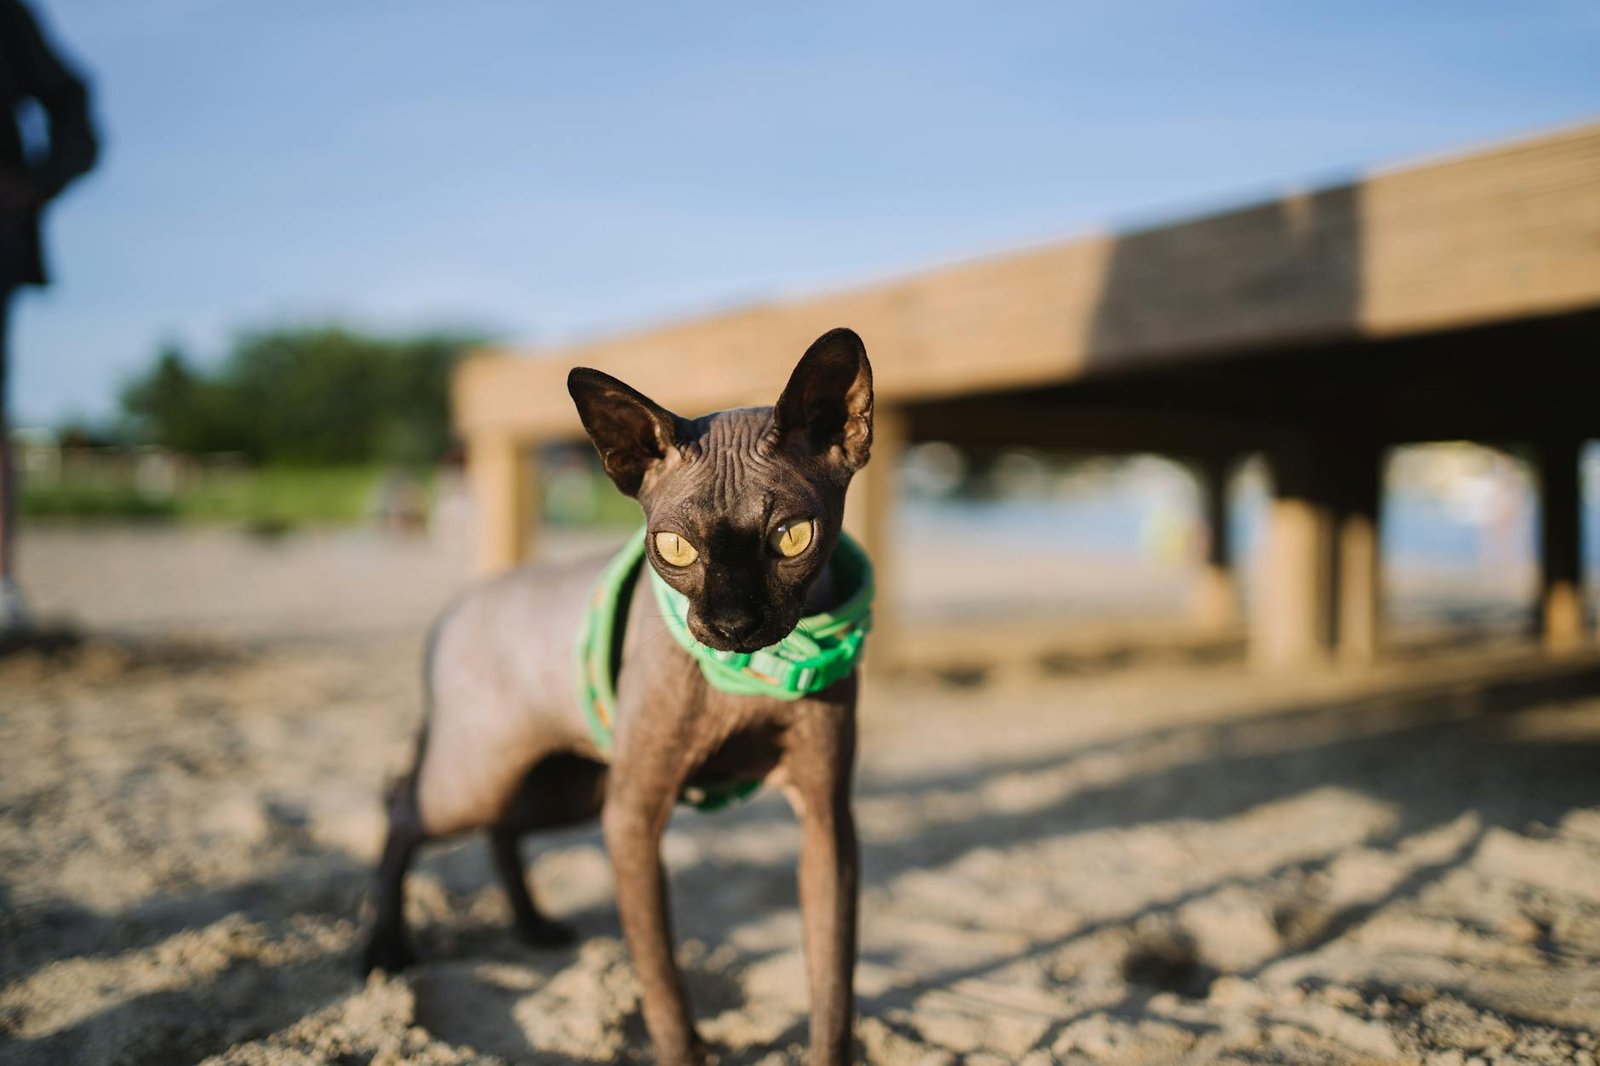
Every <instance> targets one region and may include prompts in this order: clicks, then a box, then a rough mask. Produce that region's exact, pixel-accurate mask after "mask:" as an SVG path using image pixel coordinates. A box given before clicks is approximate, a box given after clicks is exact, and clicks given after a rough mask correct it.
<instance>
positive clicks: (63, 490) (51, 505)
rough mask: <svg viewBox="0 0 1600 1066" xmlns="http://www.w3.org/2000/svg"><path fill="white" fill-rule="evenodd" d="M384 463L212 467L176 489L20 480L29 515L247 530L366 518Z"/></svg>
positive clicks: (336, 523)
mask: <svg viewBox="0 0 1600 1066" xmlns="http://www.w3.org/2000/svg"><path fill="white" fill-rule="evenodd" d="M384 472H385V468H383V467H379V466H330V467H262V468H257V469H238V470H228V471H213V472H211V473H208V474H207V475H206V476H205V477H204V478H202V479H200V480H199V481H197V482H195V483H194V484H192V485H189V486H187V487H185V488H184V489H183V490H182V491H180V492H178V493H176V494H175V495H171V496H167V495H160V494H156V493H151V492H147V491H142V490H140V489H138V488H136V487H134V486H132V485H127V484H118V485H108V484H103V483H94V482H90V481H87V480H80V481H78V482H63V483H57V484H33V483H31V482H27V481H25V482H24V483H23V485H22V492H21V494H20V495H21V505H22V513H23V515H25V516H26V517H29V518H59V519H82V520H98V519H109V518H117V519H123V518H134V519H174V520H182V521H196V522H220V523H225V524H239V525H244V526H246V527H248V528H251V529H292V528H295V527H298V526H306V525H349V524H353V523H355V522H358V521H360V520H361V519H362V518H364V517H366V515H367V514H368V512H369V511H370V509H371V508H372V506H373V503H374V501H375V499H376V498H377V492H378V483H379V481H380V480H381V479H382V478H383V476H384Z"/></svg>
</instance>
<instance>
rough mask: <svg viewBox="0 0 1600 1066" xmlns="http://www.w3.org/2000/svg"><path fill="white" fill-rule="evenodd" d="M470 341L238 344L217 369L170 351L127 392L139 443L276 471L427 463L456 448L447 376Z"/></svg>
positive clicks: (331, 331)
mask: <svg viewBox="0 0 1600 1066" xmlns="http://www.w3.org/2000/svg"><path fill="white" fill-rule="evenodd" d="M474 343H477V342H476V341H475V340H474V339H473V338H470V337H465V336H457V335H448V334H438V335H425V336H420V337H411V338H387V337H376V336H371V335H367V334H362V333H356V332H353V331H350V330H347V329H342V328H338V327H322V328H316V329H280V330H269V331H265V332H257V333H248V334H244V335H242V336H240V337H239V338H238V339H237V340H236V341H235V342H234V344H233V347H232V349H231V350H230V352H229V353H228V354H227V356H226V358H224V359H223V360H222V362H221V364H220V365H219V366H218V368H217V369H216V370H215V371H212V372H205V371H201V370H198V369H196V368H195V367H194V365H193V364H192V363H191V362H190V360H188V359H187V358H186V357H185V356H184V354H183V353H182V352H181V351H179V350H178V349H177V348H175V347H173V346H170V345H169V346H167V347H166V348H164V349H162V351H161V352H159V353H158V354H157V356H156V359H155V362H154V364H153V365H152V366H151V367H150V369H148V370H147V371H145V373H144V374H142V375H141V376H139V377H138V378H136V379H134V380H133V381H131V382H129V384H128V385H127V387H126V388H125V389H124V390H123V393H122V407H123V411H124V412H125V414H126V415H127V417H128V419H129V420H130V422H131V424H132V428H133V435H134V436H135V437H136V438H137V439H139V440H142V441H146V442H149V443H154V444H161V445H164V446H165V447H168V448H171V449H173V450H175V451H179V452H185V453H188V454H191V455H200V454H205V453H208V452H233V453H237V454H239V455H242V456H244V457H245V458H247V459H249V460H251V461H253V462H257V463H268V464H273V463H276V464H292V465H311V464H355V463H371V462H385V463H400V464H407V465H416V464H425V463H431V462H433V461H435V460H437V459H438V458H439V456H440V455H442V454H443V453H444V451H445V449H446V448H447V447H448V446H449V441H450V427H449V411H448V389H449V378H450V370H451V367H452V366H453V365H454V363H455V360H456V358H457V357H458V356H459V355H460V353H461V352H462V351H463V350H464V349H465V348H467V347H469V346H471V345H472V344H474Z"/></svg>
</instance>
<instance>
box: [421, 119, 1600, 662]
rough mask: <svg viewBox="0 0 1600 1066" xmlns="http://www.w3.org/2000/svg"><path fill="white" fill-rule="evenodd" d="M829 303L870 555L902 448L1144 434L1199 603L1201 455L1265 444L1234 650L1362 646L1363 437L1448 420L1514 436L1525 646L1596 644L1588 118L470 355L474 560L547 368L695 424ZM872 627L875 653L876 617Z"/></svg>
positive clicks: (798, 346) (513, 537) (491, 555)
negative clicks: (1164, 463) (859, 390)
mask: <svg viewBox="0 0 1600 1066" xmlns="http://www.w3.org/2000/svg"><path fill="white" fill-rule="evenodd" d="M841 325H847V326H851V327H852V328H854V329H856V330H857V331H858V332H859V333H861V335H862V336H863V337H864V338H865V340H866V343H867V350H868V352H869V353H870V354H871V356H872V361H873V367H874V369H875V376H876V381H877V390H878V392H877V398H878V399H877V416H876V417H877V421H876V445H875V448H874V453H873V462H872V465H871V466H870V467H869V468H868V470H867V471H866V472H865V473H864V474H863V475H862V476H861V477H860V478H859V479H858V483H857V485H856V486H855V487H854V488H853V490H852V497H853V498H852V504H853V506H854V507H855V509H856V513H855V514H853V515H852V517H851V522H852V524H853V525H854V526H855V528H857V529H858V531H859V532H861V533H862V534H863V535H864V536H865V537H866V539H867V542H868V546H869V548H870V549H871V550H872V551H873V553H874V554H875V555H876V556H877V557H878V558H879V559H880V560H884V559H887V558H888V557H889V556H890V555H891V553H892V552H893V541H892V538H891V537H889V536H888V535H887V532H886V531H887V528H888V526H889V524H890V523H891V522H892V521H893V513H894V506H893V500H894V493H895V486H894V481H895V470H896V460H897V457H898V456H899V454H900V451H901V449H902V448H904V447H905V446H906V445H907V444H908V443H912V442H916V441H923V440H941V441H949V442H952V443H954V444H957V445H967V446H1032V447H1038V448H1059V449H1072V450H1077V451H1104V452H1155V453H1161V454H1166V455H1170V456H1173V457H1176V458H1180V459H1183V460H1185V461H1187V462H1189V463H1190V464H1192V468H1193V469H1195V470H1196V471H1198V472H1200V473H1201V474H1202V484H1203V485H1204V486H1205V492H1204V494H1203V495H1204V496H1205V499H1206V507H1205V512H1206V515H1207V517H1208V519H1209V521H1210V522H1211V524H1212V526H1213V535H1212V537H1211V548H1210V553H1209V556H1208V559H1207V573H1206V575H1205V581H1204V587H1205V595H1204V601H1205V602H1204V610H1205V612H1206V614H1207V616H1208V617H1210V618H1212V619H1214V620H1216V621H1217V622H1219V623H1221V622H1224V621H1228V620H1230V619H1231V616H1232V614H1233V612H1234V611H1236V609H1237V608H1236V606H1235V604H1236V596H1237V583H1236V581H1235V579H1234V559H1233V557H1232V554H1231V551H1230V546H1229V544H1228V540H1227V537H1226V535H1225V533H1226V523H1225V522H1224V521H1222V519H1223V517H1224V516H1225V513H1226V507H1225V501H1224V491H1225V484H1226V477H1227V473H1228V471H1229V470H1230V469H1232V467H1233V465H1234V464H1235V463H1236V462H1237V460H1238V459H1239V458H1240V457H1242V456H1245V455H1248V454H1260V455H1264V456H1265V457H1266V458H1267V461H1268V463H1269V466H1270V469H1271V473H1272V482H1273V498H1272V502H1271V506H1270V515H1269V519H1268V528H1267V547H1266V552H1267V557H1266V560H1265V565H1264V568H1263V569H1262V571H1261V583H1260V586H1259V588H1258V590H1257V593H1256V595H1255V596H1254V597H1253V601H1254V602H1253V606H1252V609H1251V611H1250V616H1249V618H1248V619H1247V620H1246V623H1247V632H1248V638H1249V647H1250V653H1251V656H1252V658H1253V659H1255V660H1256V661H1257V662H1259V663H1261V664H1263V665H1266V666H1271V667H1281V666H1294V665H1300V664H1305V663H1308V662H1316V661H1337V662H1345V663H1360V662H1363V661H1366V660H1369V659H1371V658H1372V657H1373V656H1374V655H1375V654H1376V653H1377V651H1378V648H1379V645H1380V640H1381V633H1380V619H1381V615H1382V612H1381V605H1382V590H1381V588H1380V584H1381V582H1380V577H1379V574H1380V566H1379V543H1380V542H1379V537H1378V517H1379V499H1380V496H1381V487H1382V486H1381V471H1382V459H1383V454H1384V451H1385V449H1387V448H1389V447H1391V446H1394V445H1399V444H1407V443H1415V442H1423V441H1434V440H1473V441H1481V442H1485V443H1491V444H1495V445H1499V446H1520V447H1524V448H1526V449H1528V452H1529V454H1531V455H1533V456H1535V457H1536V462H1537V482H1538V486H1539V490H1540V501H1541V512H1542V521H1541V528H1542V533H1541V537H1540V544H1539V549H1540V561H1541V572H1542V591H1541V597H1542V600H1541V604H1540V605H1538V610H1539V611H1540V614H1541V617H1542V629H1543V633H1544V640H1545V642H1546V644H1547V646H1548V647H1550V648H1551V649H1552V650H1556V651H1559V650H1562V649H1569V648H1574V647H1577V646H1580V645H1582V644H1583V643H1584V642H1586V641H1588V640H1590V639H1592V638H1591V637H1590V635H1589V620H1588V619H1587V618H1586V617H1585V612H1584V609H1583V597H1582V588H1583V585H1582V577H1583V575H1582V572H1581V552H1580V536H1579V526H1578V524H1579V517H1580V512H1581V507H1580V486H1579V455H1580V449H1581V447H1582V445H1583V442H1584V441H1586V440H1587V439H1589V438H1592V437H1596V436H1600V124H1597V125H1589V126H1584V127H1581V128H1575V129H1568V130H1564V131H1561V132H1557V133H1552V134H1547V135H1544V136H1539V137H1535V138H1532V139H1527V140H1523V141H1518V142H1515V143H1511V144H1506V145H1500V146H1495V147H1492V148H1489V149H1487V150H1483V151H1476V152H1471V153H1467V154H1460V155H1455V156H1451V157H1448V158H1441V159H1437V160H1432V161H1427V162H1424V163H1421V164H1418V165H1410V166H1405V167H1401V168H1395V169H1386V170H1380V171H1376V172H1374V173H1371V174H1369V175H1365V176H1363V177H1362V178H1360V179H1359V180H1356V181H1354V182H1351V183H1349V184H1346V185H1340V186H1338V187H1334V188H1326V189H1322V190H1318V191H1312V192H1305V193H1296V194H1291V195H1286V196H1283V197H1281V198H1278V199H1274V200H1270V201H1267V202H1263V203H1258V204H1255V205H1252V206H1248V207H1244V208H1241V209H1237V210H1231V211H1226V212H1223V213H1220V214H1215V215H1211V216H1208V217H1204V218H1198V219H1194V220H1190V221H1184V222H1179V223H1176V224H1172V225H1164V226H1159V227H1155V228H1150V229H1145V230H1140V231H1135V232H1128V233H1112V234H1096V235H1091V236H1087V237H1083V238H1081V239H1076V240H1070V241H1064V242H1060V243H1055V244H1049V245H1044V246H1041V247H1038V248H1034V249H1031V250H1026V251H1021V252H1015V253H1012V254H1007V255H1001V256H996V257H993V258H988V259H981V260H977V261H973V262H967V263H961V264H957V265H954V266H947V267H943V268H939V269H935V270H930V271H928V272H925V273H921V274H917V275H914V276H910V277H905V278H902V279H898V280H892V281H888V282H884V283H880V284H874V285H869V286H862V287H860V288H856V289H853V290H850V291H844V292H838V293H833V294H829V295H823V296H818V297H815V298H810V299H799V300H794V301H787V302H774V303H770V304H764V305H760V306H753V307H747V308H743V309H739V310H733V311H728V312H725V313H720V314H714V315H708V316H705V317H702V318H698V319H694V320H690V321H683V322H678V323H674V324H670V325H665V326H662V327H660V328H657V329H650V330H646V331H643V332H638V333H633V334H630V335H627V336H622V337H617V338H615V339H607V340H600V341H596V342H593V343H585V344H580V345H575V346H570V347H563V348H557V349H547V350H540V351H509V350H499V351H489V352H483V353H479V354H477V355H476V356H474V357H473V358H470V359H469V360H467V361H466V362H464V363H463V364H462V366H461V367H460V369H459V371H458V373H457V376H456V379H455V383H454V396H453V403H454V417H455V422H456V426H457V428H458V430H459V432H460V434H461V435H462V437H463V438H464V440H465V441H466V443H467V448H468V455H469V476H470V480H471V486H472V493H473V496H474V499H475V501H476V506H477V509H478V533H477V536H478V538H479V540H478V543H477V549H476V550H477V560H478V564H479V567H480V569H482V570H485V571H492V570H495V569H499V568H502V567H506V566H509V565H512V564H514V563H515V562H517V561H518V560H520V559H521V558H523V557H524V556H525V554H526V553H527V552H528V551H529V550H530V544H531V538H530V533H531V530H532V528H533V524H534V523H535V521H536V515H535V500H536V493H535V492H534V491H533V485H534V480H535V478H536V477H537V476H538V475H537V471H536V470H535V469H534V467H535V465H536V464H535V455H536V447H537V446H538V445H539V444H541V443H544V442H549V441H556V440H563V439H575V438H577V437H579V436H581V428H580V426H579V424H578V419H577V416H576V414H575V413H574V411H573V407H572V403H571V401H570V400H569V399H568V396H567V392H566V388H565V379H566V374H567V371H568V369H569V368H570V367H572V366H575V365H586V366H593V367H598V368H600V369H603V370H605V371H607V372H609V373H612V374H615V375H617V376H618V377H620V378H622V379H623V380H625V381H627V382H629V383H630V384H632V385H634V386H636V387H638V388H639V389H641V390H642V391H643V392H645V393H646V394H648V395H650V396H652V397H654V398H655V399H657V400H659V401H660V402H662V403H664V404H665V405H667V406H668V407H670V408H672V409H673V410H676V411H679V412H682V413H684V414H686V415H690V416H693V415H697V414H700V413H703V412H705V411H710V410H715V409H718V408H723V407H729V406H737V405H742V404H752V403H770V402H772V400H773V398H774V397H775V395H776V391H777V390H778V389H779V388H780V387H781V385H782V382H783V380H784V379H785V376H786V375H787V373H788V371H789V369H790V367H791V365H792V363H793V361H794V360H795V359H796V358H797V357H798V355H799V353H800V352H801V351H803V350H804V349H805V347H806V345H807V344H808V343H809V342H810V341H811V340H812V339H814V338H815V337H816V336H817V335H818V334H820V333H822V332H823V331H825V330H827V329H829V328H831V327H834V326H841ZM889 603H890V604H892V597H891V598H890V600H889ZM880 628H881V629H882V630H883V631H884V633H885V641H886V643H888V644H889V645H890V647H892V634H893V632H894V630H895V619H894V617H893V615H892V613H889V614H886V616H885V617H883V618H882V619H881V622H880Z"/></svg>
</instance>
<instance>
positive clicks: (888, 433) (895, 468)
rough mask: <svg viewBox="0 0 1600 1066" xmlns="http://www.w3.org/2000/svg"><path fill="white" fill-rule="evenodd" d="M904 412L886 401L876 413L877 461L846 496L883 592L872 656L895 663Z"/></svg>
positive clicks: (849, 523)
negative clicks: (898, 506)
mask: <svg viewBox="0 0 1600 1066" xmlns="http://www.w3.org/2000/svg"><path fill="white" fill-rule="evenodd" d="M906 431H907V426H906V417H905V414H904V412H902V411H900V410H898V409H896V408H893V407H884V406H880V407H879V408H878V409H877V410H876V411H875V412H873V416H872V461H871V462H869V463H868V464H867V466H866V468H865V469H864V470H862V471H861V472H860V473H858V474H856V476H855V478H854V480H852V482H851V484H850V494H849V495H848V496H847V497H846V498H845V514H844V525H845V529H847V530H848V531H849V532H850V534H851V535H852V536H853V537H855V538H856V539H857V540H859V541H860V542H861V544H862V546H863V547H865V548H866V549H867V554H868V555H870V556H871V557H872V568H873V571H874V573H875V574H876V576H877V585H878V594H877V599H876V600H875V601H874V603H873V607H872V636H871V637H869V638H868V641H867V646H868V648H869V649H871V650H870V651H869V653H868V655H869V658H870V661H872V662H874V663H877V664H879V666H880V667H881V666H884V665H887V666H889V667H890V668H893V666H894V665H895V663H896V662H897V651H898V649H897V647H896V641H897V639H898V637H899V635H900V625H899V622H900V619H899V613H898V611H897V610H896V603H895V593H896V592H897V590H898V582H897V581H896V576H897V575H896V570H895V557H896V554H897V550H896V549H897V547H898V546H897V545H896V543H895V535H894V522H895V510H896V501H897V498H898V496H899V481H900V457H901V455H902V454H903V453H904V451H905V445H906Z"/></svg>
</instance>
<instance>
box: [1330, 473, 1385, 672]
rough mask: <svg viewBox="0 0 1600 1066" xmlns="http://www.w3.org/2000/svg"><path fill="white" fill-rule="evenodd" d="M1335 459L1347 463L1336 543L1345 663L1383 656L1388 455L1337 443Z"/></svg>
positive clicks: (1337, 639)
mask: <svg viewBox="0 0 1600 1066" xmlns="http://www.w3.org/2000/svg"><path fill="white" fill-rule="evenodd" d="M1332 451H1333V453H1334V454H1333V455H1331V456H1330V457H1329V458H1330V460H1331V461H1333V462H1335V463H1337V464H1338V465H1339V467H1340V468H1341V469H1340V470H1339V474H1340V482H1341V484H1340V486H1339V496H1338V504H1337V511H1336V518H1335V522H1336V528H1335V536H1336V538H1337V539H1336V543H1335V544H1334V552H1335V556H1334V574H1335V583H1336V586H1337V588H1336V592H1335V602H1334V609H1335V622H1334V643H1335V646H1336V649H1337V652H1338V658H1339V661H1340V662H1341V663H1344V664H1346V665H1361V664H1366V663H1370V662H1372V661H1373V659H1375V658H1376V657H1377V654H1378V644H1379V641H1380V639H1381V633H1380V620H1381V618H1382V609H1383V596H1382V588H1381V576H1382V567H1381V561H1380V559H1379V541H1378V513H1379V508H1380V505H1381V502H1382V496H1383V454H1382V452H1381V450H1379V449H1376V448H1370V447H1352V446H1335V447H1334V448H1333V449H1332Z"/></svg>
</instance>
